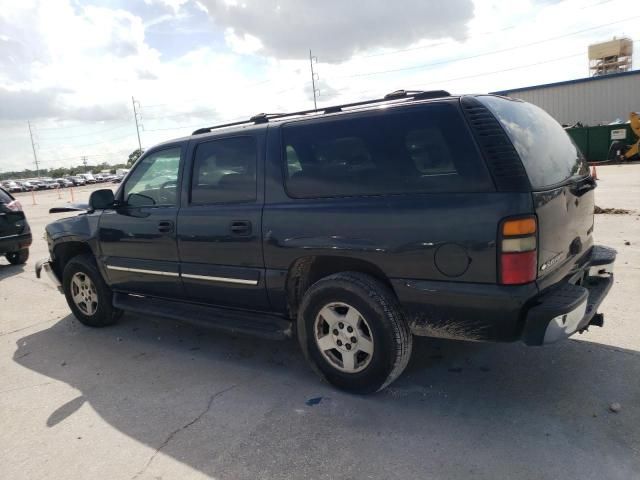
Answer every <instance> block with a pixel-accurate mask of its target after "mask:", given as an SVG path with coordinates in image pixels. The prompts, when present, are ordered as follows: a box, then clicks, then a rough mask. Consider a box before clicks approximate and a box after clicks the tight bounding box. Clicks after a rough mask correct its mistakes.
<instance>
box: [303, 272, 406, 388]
mask: <svg viewBox="0 0 640 480" xmlns="http://www.w3.org/2000/svg"><path fill="white" fill-rule="evenodd" d="M297 326H298V341H299V342H300V345H301V347H302V351H303V352H304V354H305V357H306V358H307V360H308V361H309V363H310V364H311V366H312V367H313V368H314V370H316V372H317V373H319V374H320V376H321V377H323V378H324V379H325V380H327V381H328V382H329V383H331V384H332V385H335V386H336V387H338V388H341V389H343V390H347V391H350V392H353V393H371V392H376V391H378V390H382V389H383V388H385V387H386V386H387V385H389V384H390V383H391V382H393V381H394V380H395V379H396V378H397V377H398V376H399V375H400V374H401V373H402V371H403V370H404V369H405V367H406V366H407V363H408V362H409V358H410V357H411V345H412V337H411V332H410V331H409V328H408V326H407V324H406V322H405V320H404V318H403V316H402V313H401V310H400V307H399V304H398V301H397V299H396V297H395V295H394V294H393V292H391V290H390V289H389V288H388V287H387V286H386V285H384V284H383V283H381V282H379V281H378V280H376V279H375V278H372V277H370V276H369V275H364V274H361V273H357V272H343V273H337V274H334V275H330V276H328V277H325V278H323V279H321V280H320V281H318V282H317V283H315V284H313V285H312V286H311V287H310V288H309V290H308V291H307V292H306V294H305V296H304V298H303V300H302V305H301V306H300V310H299V313H298V325H297Z"/></svg>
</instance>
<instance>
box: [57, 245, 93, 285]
mask: <svg viewBox="0 0 640 480" xmlns="http://www.w3.org/2000/svg"><path fill="white" fill-rule="evenodd" d="M83 254H90V255H94V252H93V250H92V248H91V246H90V245H89V244H88V243H87V242H83V241H81V240H76V239H73V240H68V241H64V242H61V243H58V244H57V245H56V246H55V247H54V248H53V269H54V272H55V273H56V275H57V276H58V278H59V279H62V272H63V271H64V267H65V265H66V264H67V263H68V262H69V260H71V259H72V258H73V257H76V256H78V255H83Z"/></svg>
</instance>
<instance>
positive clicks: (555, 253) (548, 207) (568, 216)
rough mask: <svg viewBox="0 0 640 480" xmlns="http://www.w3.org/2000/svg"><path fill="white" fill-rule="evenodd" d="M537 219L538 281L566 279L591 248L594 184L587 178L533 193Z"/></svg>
mask: <svg viewBox="0 0 640 480" xmlns="http://www.w3.org/2000/svg"><path fill="white" fill-rule="evenodd" d="M533 200H534V208H535V211H536V215H537V216H538V279H539V280H540V281H541V282H542V283H545V282H544V279H545V278H546V277H548V276H550V275H551V274H552V273H561V275H559V276H561V277H563V276H565V275H567V274H568V273H569V272H571V271H572V270H573V269H574V268H577V267H578V265H577V264H580V263H582V262H581V259H582V257H583V256H584V254H585V253H586V252H588V251H589V249H590V248H591V247H592V245H593V208H594V184H593V181H592V180H591V179H590V178H587V179H584V180H582V181H576V182H572V183H570V184H569V185H565V186H562V187H558V188H555V189H553V190H548V191H544V192H533ZM557 276H558V275H554V278H557Z"/></svg>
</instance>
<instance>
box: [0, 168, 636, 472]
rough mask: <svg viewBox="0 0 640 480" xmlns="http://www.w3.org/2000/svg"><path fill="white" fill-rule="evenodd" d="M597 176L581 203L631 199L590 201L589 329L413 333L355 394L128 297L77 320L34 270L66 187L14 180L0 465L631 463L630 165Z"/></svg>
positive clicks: (539, 466)
mask: <svg viewBox="0 0 640 480" xmlns="http://www.w3.org/2000/svg"><path fill="white" fill-rule="evenodd" d="M598 176H599V177H600V179H601V181H600V185H599V187H598V189H597V191H596V199H597V204H598V205H599V206H600V207H605V208H607V207H610V208H619V209H628V210H630V212H629V213H627V214H615V215H613V214H604V215H596V226H595V228H596V230H595V232H596V233H595V235H596V241H597V242H598V243H601V244H605V245H609V246H613V247H615V248H617V249H618V252H619V256H618V262H617V265H616V284H615V285H614V288H613V290H612V291H611V293H610V295H609V297H608V298H607V299H606V300H605V303H604V304H603V308H602V311H604V313H605V326H604V328H602V329H598V328H592V330H591V331H589V332H587V333H585V334H583V335H577V336H576V337H575V338H574V339H571V340H568V341H565V342H562V343H559V344H555V345H552V346H547V347H542V348H532V347H526V346H524V345H521V344H489V343H466V342H454V341H444V340H430V339H417V341H416V343H415V344H414V355H413V358H412V360H411V362H410V364H409V367H408V368H407V370H406V372H405V374H404V375H403V376H402V377H401V378H400V379H399V380H397V381H396V382H395V383H393V384H392V385H391V386H390V387H389V388H387V389H386V390H384V391H383V392H380V393H378V394H376V395H370V396H364V397H359V396H353V395H348V394H345V393H342V392H340V391H337V390H335V389H333V388H331V387H330V386H328V385H327V384H324V383H322V382H321V381H320V380H319V379H318V378H317V377H316V376H315V375H314V374H313V372H312V371H311V370H310V369H309V368H308V367H307V365H306V364H305V362H304V360H303V358H302V355H301V353H300V351H299V349H298V348H297V345H296V344H295V343H294V342H292V341H291V342H275V341H274V342H271V341H265V340H258V339H253V338H246V337H235V336H231V335H227V334H222V333H217V332H213V331H207V330H201V329H198V328H194V327H191V326H188V325H183V324H179V323H176V322H172V321H166V320H161V319H157V318H152V317H145V316H140V315H129V314H127V315H125V316H124V317H123V318H122V320H121V321H120V323H119V324H118V325H116V326H114V327H109V328H104V329H90V328H87V327H83V326H82V325H80V324H79V323H78V322H77V321H76V320H75V319H74V317H73V316H72V315H71V314H70V313H69V309H68V307H67V305H66V302H65V300H64V297H63V296H62V295H60V294H59V293H58V292H57V291H56V290H55V288H54V287H53V286H52V285H50V284H49V283H47V282H46V281H45V280H38V279H36V277H35V274H34V264H35V261H36V260H37V259H39V258H42V257H45V256H47V251H46V244H45V242H44V241H43V239H42V232H43V228H44V225H45V224H46V223H47V222H49V221H51V220H53V219H54V218H56V217H59V216H64V215H65V214H62V215H49V214H48V213H47V210H48V208H49V207H50V206H53V205H59V204H63V203H65V202H66V201H68V200H69V199H70V192H69V191H68V190H64V191H61V192H39V193H38V194H37V195H36V202H37V205H32V203H33V200H32V197H31V195H30V194H21V195H20V197H21V201H22V203H23V205H24V207H25V210H26V212H27V215H28V218H29V221H30V223H31V226H32V230H33V233H34V244H33V247H32V249H31V258H30V260H29V262H28V264H27V265H26V266H24V267H21V266H19V267H15V266H11V265H9V264H8V262H6V261H5V260H4V259H2V260H0V378H1V379H2V382H1V383H0V425H1V428H0V476H1V477H2V478H7V479H12V480H16V479H53V478H55V479H58V478H64V479H84V478H92V479H160V478H162V479H191V478H215V479H247V480H255V479H285V478H286V479H300V478H307V479H317V478H318V479H369V478H375V479H395V478H397V479H412V478H420V479H491V480H495V479H536V480H538V479H558V478H567V479H569V478H571V479H573V478H580V479H582V480H584V479H598V480H600V479H625V480H626V479H638V478H640V380H639V379H640V328H639V323H638V316H637V313H638V311H639V310H640V300H639V297H640V292H639V288H640V248H639V247H640V216H639V215H640V165H627V166H608V167H598ZM89 191H90V188H88V187H87V188H81V189H77V190H76V191H75V192H74V196H75V199H76V200H78V201H80V200H85V201H86V199H87V198H88V192H89ZM59 196H60V197H61V198H58V197H59ZM613 403H617V404H619V407H620V409H619V411H617V412H612V411H611V410H610V407H611V405H612V404H613Z"/></svg>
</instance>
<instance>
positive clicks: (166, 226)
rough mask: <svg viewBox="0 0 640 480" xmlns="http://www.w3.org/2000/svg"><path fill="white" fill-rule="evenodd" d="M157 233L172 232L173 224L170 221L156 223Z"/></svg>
mask: <svg viewBox="0 0 640 480" xmlns="http://www.w3.org/2000/svg"><path fill="white" fill-rule="evenodd" d="M158 231H159V232H160V233H171V232H173V222H172V221H170V220H162V221H161V222H158Z"/></svg>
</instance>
